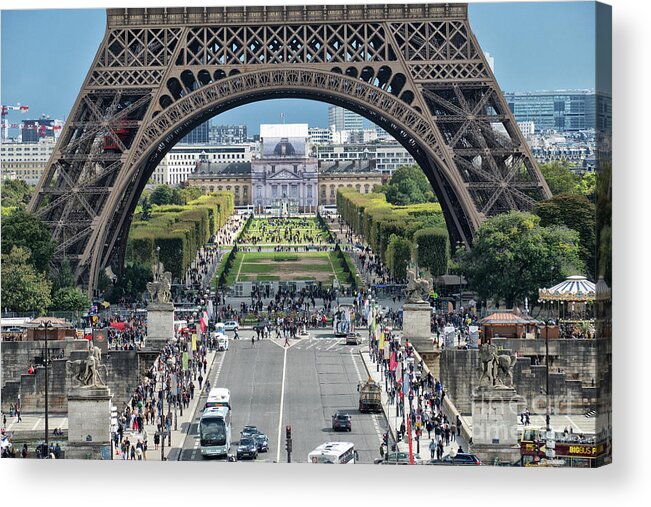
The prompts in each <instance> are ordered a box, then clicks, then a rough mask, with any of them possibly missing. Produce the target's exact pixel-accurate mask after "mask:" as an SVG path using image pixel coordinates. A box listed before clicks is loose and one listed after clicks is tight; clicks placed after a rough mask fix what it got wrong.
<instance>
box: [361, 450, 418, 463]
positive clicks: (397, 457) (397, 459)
mask: <svg viewBox="0 0 651 507" xmlns="http://www.w3.org/2000/svg"><path fill="white" fill-rule="evenodd" d="M421 461H422V460H421V457H420V454H418V453H414V464H416V465H418V464H420V463H421ZM373 463H375V464H376V465H409V453H408V452H404V451H400V452H395V451H392V452H390V453H389V454H388V455H386V456H385V457H384V458H377V459H376V460H375V461H373Z"/></svg>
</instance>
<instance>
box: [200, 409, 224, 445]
mask: <svg viewBox="0 0 651 507" xmlns="http://www.w3.org/2000/svg"><path fill="white" fill-rule="evenodd" d="M199 443H200V445H201V456H202V457H211V456H227V455H228V451H229V449H230V448H231V411H230V410H229V409H228V408H227V407H215V408H207V409H206V410H204V411H203V414H201V420H200V421H199Z"/></svg>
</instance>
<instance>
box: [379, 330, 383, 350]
mask: <svg viewBox="0 0 651 507" xmlns="http://www.w3.org/2000/svg"><path fill="white" fill-rule="evenodd" d="M380 349H384V331H382V332H381V333H380Z"/></svg>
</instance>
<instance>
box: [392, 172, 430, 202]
mask: <svg viewBox="0 0 651 507" xmlns="http://www.w3.org/2000/svg"><path fill="white" fill-rule="evenodd" d="M385 188H386V196H387V201H388V202H390V203H391V204H396V205H398V206H406V205H408V204H420V203H423V202H433V201H436V198H435V196H434V192H433V190H432V185H430V183H429V181H428V180H427V177H426V176H425V173H423V170H422V169H421V168H420V167H418V166H417V165H409V166H402V167H400V168H398V169H397V170H396V172H394V173H393V176H392V177H391V179H390V180H389V182H388V183H387V184H386V187H385Z"/></svg>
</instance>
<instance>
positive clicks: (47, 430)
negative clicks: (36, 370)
mask: <svg viewBox="0 0 651 507" xmlns="http://www.w3.org/2000/svg"><path fill="white" fill-rule="evenodd" d="M39 327H40V328H41V329H43V330H44V333H45V353H44V354H43V357H44V359H43V362H44V363H45V452H46V454H47V456H49V455H50V445H49V433H50V428H49V400H48V356H49V350H48V343H47V330H48V328H50V329H51V328H52V322H51V321H49V320H46V321H45V322H42V323H41V324H40V325H39Z"/></svg>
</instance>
